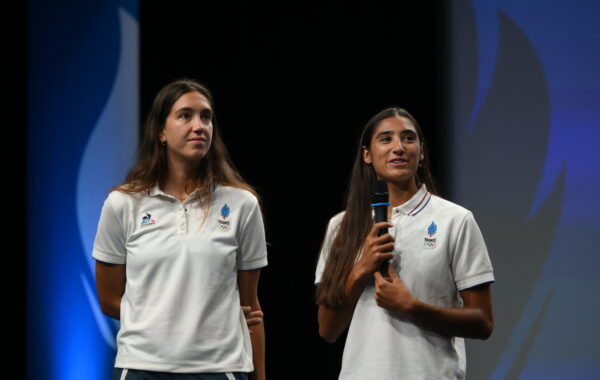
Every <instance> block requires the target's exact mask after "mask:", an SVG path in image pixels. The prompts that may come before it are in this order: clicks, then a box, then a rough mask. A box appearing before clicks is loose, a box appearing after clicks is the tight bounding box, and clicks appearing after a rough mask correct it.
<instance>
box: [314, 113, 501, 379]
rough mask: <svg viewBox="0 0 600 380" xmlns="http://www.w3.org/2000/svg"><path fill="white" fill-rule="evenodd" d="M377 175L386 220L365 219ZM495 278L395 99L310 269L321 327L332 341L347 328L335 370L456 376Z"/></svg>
mask: <svg viewBox="0 0 600 380" xmlns="http://www.w3.org/2000/svg"><path fill="white" fill-rule="evenodd" d="M375 180H384V181H385V182H386V183H387V187H388V191H389V203H390V204H391V207H389V210H388V211H389V213H388V220H389V223H388V222H381V223H377V224H374V222H373V219H372V211H371V205H370V204H371V184H372V183H373V181H375ZM385 228H389V233H387V234H383V235H381V236H378V235H379V232H380V231H381V230H382V229H385ZM388 261H389V263H388V264H387V272H388V275H386V276H383V275H382V274H381V272H380V268H381V265H382V264H384V263H386V262H388ZM493 281H494V275H493V270H492V266H491V262H490V259H489V256H488V253H487V249H486V246H485V243H484V240H483V237H482V235H481V232H480V230H479V228H478V226H477V224H476V222H475V219H474V218H473V215H472V214H471V212H469V211H468V210H466V209H464V208H462V207H460V206H458V205H456V204H453V203H451V202H449V201H447V200H444V199H442V198H440V197H439V196H437V195H436V188H435V184H434V182H433V178H432V175H431V172H430V170H429V156H428V153H427V150H426V146H425V141H424V139H423V133H422V131H421V128H420V127H419V125H418V123H417V121H416V120H415V119H414V118H413V117H412V116H411V115H410V114H409V113H408V112H407V111H406V110H404V109H401V108H388V109H385V110H383V111H381V112H379V113H378V114H377V115H375V116H374V117H373V118H372V119H371V120H370V121H369V122H368V123H367V124H366V126H365V128H364V129H363V132H362V135H361V138H360V143H359V147H358V151H357V153H356V157H355V161H354V166H353V169H352V175H351V179H350V185H349V189H348V194H347V199H346V208H345V211H344V212H342V213H339V214H338V215H336V216H334V217H333V218H332V219H331V221H330V222H329V225H328V228H327V233H326V236H325V239H324V242H323V245H322V248H321V253H320V257H319V261H318V264H317V270H316V280H315V283H316V284H317V287H316V301H317V304H318V305H319V311H318V321H319V334H320V335H321V337H323V339H325V340H326V341H328V342H334V341H335V340H337V338H338V337H339V336H340V335H341V334H342V333H343V332H344V331H346V329H348V328H349V330H348V335H347V338H346V344H345V347H344V356H343V361H342V370H341V373H340V376H339V378H340V379H360V380H364V379H464V378H465V371H466V358H465V349H464V339H463V338H477V339H486V338H487V337H488V336H489V335H490V334H491V332H492V329H493V313H492V302H491V295H490V283H491V282H493Z"/></svg>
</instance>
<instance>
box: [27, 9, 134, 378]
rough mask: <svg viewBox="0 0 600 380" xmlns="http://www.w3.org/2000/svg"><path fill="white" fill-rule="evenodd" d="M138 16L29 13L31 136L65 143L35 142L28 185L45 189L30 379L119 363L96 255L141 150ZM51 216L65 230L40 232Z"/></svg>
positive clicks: (105, 372) (100, 372) (33, 213)
mask: <svg viewBox="0 0 600 380" xmlns="http://www.w3.org/2000/svg"><path fill="white" fill-rule="evenodd" d="M137 7H138V6H137V1H133V0H131V1H130V0H116V1H107V2H91V1H83V2H68V3H67V2H64V1H60V0H59V1H58V2H42V1H33V2H28V20H29V21H30V22H29V23H28V46H30V49H29V57H28V59H29V62H30V65H29V66H28V84H27V86H28V90H27V91H28V94H29V97H28V109H29V110H35V111H30V112H29V113H28V132H27V133H28V135H29V136H39V135H47V134H46V131H48V130H53V131H57V132H58V133H54V134H51V135H47V138H44V139H29V140H28V142H27V146H28V149H27V150H28V152H27V155H28V163H27V166H28V172H29V173H30V174H29V177H28V178H29V181H30V186H31V188H32V189H34V188H42V187H43V188H44V189H45V190H44V191H43V192H34V191H31V192H29V194H28V204H29V206H30V207H28V212H27V213H28V217H27V219H28V221H29V222H28V233H29V237H30V238H29V242H30V243H29V244H28V247H27V251H28V253H27V254H28V260H27V261H28V264H27V270H28V279H27V282H28V287H27V307H28V310H27V312H28V319H27V331H28V334H27V335H28V336H27V347H28V352H27V368H28V375H27V377H28V378H32V379H38V378H40V379H41V378H44V379H49V380H52V379H64V380H70V379H82V378H85V379H90V380H95V379H104V378H107V377H108V376H110V375H109V372H110V371H111V369H110V367H111V364H113V363H114V354H115V352H114V348H115V332H116V330H117V328H118V322H116V321H114V320H112V319H110V318H108V317H106V316H104V315H103V314H102V312H101V310H100V307H99V305H98V298H97V295H96V286H95V279H94V267H95V260H94V259H93V258H92V257H91V253H92V248H93V242H94V237H95V233H96V229H97V226H98V219H99V216H100V210H101V207H102V202H103V201H104V199H106V196H107V195H108V191H109V189H110V188H112V187H113V186H114V185H116V184H119V183H120V182H122V181H123V179H124V174H125V170H127V168H128V167H130V166H131V164H132V159H133V155H134V152H135V149H136V143H137V134H138V119H137V115H138V100H137V99H138V93H137V91H138V79H137V78H138V21H137V20H136V18H137V13H138V10H137ZM58 10H59V11H60V12H59V11H58ZM57 25H59V26H61V27H60V28H58V27H57ZM49 184H54V185H53V186H48V185H49ZM59 184H60V185H59ZM48 199H51V200H52V201H51V202H49V201H48ZM49 214H50V215H54V216H55V218H56V219H57V223H53V224H52V226H50V227H49V228H48V229H44V230H41V229H39V228H34V225H33V222H32V221H35V220H39V219H40V216H44V215H49ZM50 258H51V260H50ZM47 300H52V302H47ZM30 347H31V349H30Z"/></svg>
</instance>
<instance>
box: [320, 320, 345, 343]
mask: <svg viewBox="0 0 600 380" xmlns="http://www.w3.org/2000/svg"><path fill="white" fill-rule="evenodd" d="M319 335H320V336H321V338H323V340H324V341H326V342H327V343H335V341H336V340H337V339H338V338H339V337H340V335H339V334H336V333H335V332H334V331H331V329H328V328H325V327H324V326H323V325H322V324H319Z"/></svg>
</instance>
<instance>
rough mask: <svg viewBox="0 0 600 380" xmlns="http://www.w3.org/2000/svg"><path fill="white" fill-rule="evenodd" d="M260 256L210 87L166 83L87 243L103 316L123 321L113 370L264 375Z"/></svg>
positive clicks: (253, 220) (145, 375)
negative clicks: (130, 164)
mask: <svg viewBox="0 0 600 380" xmlns="http://www.w3.org/2000/svg"><path fill="white" fill-rule="evenodd" d="M266 255H267V251H266V244H265V233H264V226H263V220H262V214H261V210H260V206H259V201H258V198H257V194H256V192H255V191H254V190H253V189H252V187H250V185H248V184H247V183H246V182H245V181H244V180H243V179H242V178H241V176H240V175H239V174H238V173H237V171H236V170H235V169H234V168H233V166H232V164H231V162H230V160H229V158H228V155H227V150H226V149H225V145H224V144H223V141H222V139H221V137H220V134H219V129H218V128H217V124H216V118H215V114H214V101H213V97H212V95H211V93H210V91H209V90H208V89H207V88H206V87H205V86H203V85H201V84H199V83H198V82H196V81H193V80H188V79H184V80H177V81H174V82H172V83H169V84H168V85H166V86H165V87H163V88H162V89H161V90H160V92H159V93H158V94H157V96H156V98H155V99H154V102H153V105H152V108H151V110H150V113H149V115H148V118H147V120H146V124H145V126H144V131H143V137H142V142H141V144H140V147H139V151H138V156H137V161H136V163H135V165H134V166H133V167H132V168H131V169H130V171H129V173H128V175H127V177H126V180H125V183H124V184H122V185H120V186H117V187H115V188H114V189H113V191H112V192H111V193H110V194H109V196H108V198H107V199H106V201H105V202H104V207H103V209H102V214H101V217H100V221H99V224H98V232H97V235H96V240H95V242H94V251H93V257H94V258H95V259H96V285H97V289H98V297H99V300H100V305H101V308H102V311H103V312H104V314H106V315H108V316H110V317H112V318H115V319H120V321H121V324H120V329H119V332H118V334H117V357H116V360H115V372H114V374H113V377H114V378H118V379H128V380H129V379H163V378H167V377H168V376H170V374H173V373H185V374H186V377H185V378H186V379H202V380H205V379H246V378H247V374H248V373H252V374H251V377H252V378H256V379H264V377H265V369H264V330H263V326H262V323H257V322H260V318H261V312H260V304H259V301H258V295H257V288H258V280H259V275H260V268H262V267H264V266H266V265H267V257H266ZM240 305H245V306H249V307H250V309H251V310H252V311H251V312H250V313H248V314H247V315H246V317H248V323H247V322H246V319H245V315H244V311H243V310H242V308H241V307H240ZM168 378H170V377H168Z"/></svg>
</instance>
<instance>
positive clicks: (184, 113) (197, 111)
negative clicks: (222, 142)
mask: <svg viewBox="0 0 600 380" xmlns="http://www.w3.org/2000/svg"><path fill="white" fill-rule="evenodd" d="M212 114H213V111H212V109H211V107H210V102H209V101H208V99H207V98H206V97H205V96H204V95H202V94H201V93H199V92H197V91H192V92H187V93H185V94H183V95H181V96H180V97H179V99H177V101H176V102H175V103H174V104H173V106H172V107H171V111H170V112H169V115H168V116H167V120H166V121H165V127H164V128H163V130H162V131H161V133H160V136H159V138H160V141H161V142H165V143H166V145H167V154H168V155H169V156H170V158H171V159H176V160H183V161H185V162H189V163H197V162H199V161H200V160H201V159H202V158H203V157H205V156H206V154H207V153H208V150H209V149H210V144H211V142H212V133H213V125H212Z"/></svg>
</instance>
